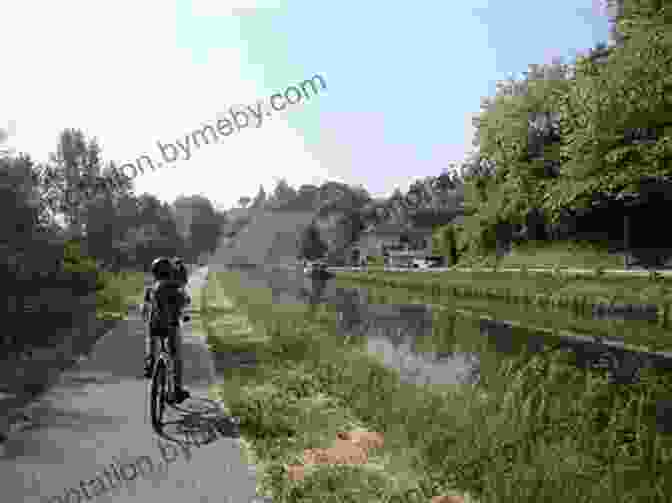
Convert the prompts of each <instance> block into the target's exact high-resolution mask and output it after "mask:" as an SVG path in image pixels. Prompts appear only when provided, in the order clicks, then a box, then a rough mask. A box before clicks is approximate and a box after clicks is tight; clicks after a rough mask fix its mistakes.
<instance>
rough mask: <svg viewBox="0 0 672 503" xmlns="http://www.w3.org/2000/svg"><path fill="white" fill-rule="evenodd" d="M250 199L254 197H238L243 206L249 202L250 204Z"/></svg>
mask: <svg viewBox="0 0 672 503" xmlns="http://www.w3.org/2000/svg"><path fill="white" fill-rule="evenodd" d="M250 201H252V198H250V197H247V196H243V197H241V198H240V199H238V204H239V205H240V206H242V207H243V208H245V207H247V205H248V204H250Z"/></svg>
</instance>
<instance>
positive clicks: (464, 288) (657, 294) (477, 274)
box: [336, 271, 672, 325]
mask: <svg viewBox="0 0 672 503" xmlns="http://www.w3.org/2000/svg"><path fill="white" fill-rule="evenodd" d="M336 277H337V278H343V279H348V280H353V281H357V282H361V283H369V284H374V285H384V286H393V287H398V288H406V289H410V290H417V291H423V292H426V293H430V294H432V293H433V294H437V295H443V296H456V297H483V298H490V299H501V300H505V301H507V302H513V303H522V304H529V305H539V306H542V307H543V306H550V307H562V308H569V309H572V310H573V311H575V312H577V313H581V314H590V313H591V312H592V311H593V310H597V311H600V310H603V311H607V310H621V311H628V310H640V309H643V308H644V307H647V306H648V309H656V310H657V311H658V313H659V318H660V321H661V324H665V325H666V324H667V323H668V322H669V318H670V304H671V303H672V279H660V280H658V281H655V282H654V281H651V280H649V279H648V278H642V277H628V278H617V277H596V276H591V275H569V274H564V273H562V272H549V273H545V272H543V273H526V272H525V271H521V272H515V271H471V272H462V271H447V272H426V273H422V274H419V273H413V272H383V273H381V272H371V271H368V272H355V273H352V272H340V271H338V272H336Z"/></svg>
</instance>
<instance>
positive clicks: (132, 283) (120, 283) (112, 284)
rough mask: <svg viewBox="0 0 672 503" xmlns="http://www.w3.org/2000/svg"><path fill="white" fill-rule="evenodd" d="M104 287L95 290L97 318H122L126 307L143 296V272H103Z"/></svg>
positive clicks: (139, 301)
mask: <svg viewBox="0 0 672 503" xmlns="http://www.w3.org/2000/svg"><path fill="white" fill-rule="evenodd" d="M102 275H103V278H104V280H105V288H104V289H103V290H100V291H99V292H97V299H98V303H97V308H96V310H97V313H98V317H99V318H107V319H123V318H125V317H126V315H127V314H128V308H129V307H131V306H132V305H137V304H140V303H141V302H142V300H143V296H144V293H145V292H144V285H145V277H146V275H145V273H143V272H137V271H124V272H121V273H118V274H113V273H108V272H103V273H102Z"/></svg>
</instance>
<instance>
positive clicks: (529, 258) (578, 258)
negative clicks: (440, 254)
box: [458, 242, 623, 270]
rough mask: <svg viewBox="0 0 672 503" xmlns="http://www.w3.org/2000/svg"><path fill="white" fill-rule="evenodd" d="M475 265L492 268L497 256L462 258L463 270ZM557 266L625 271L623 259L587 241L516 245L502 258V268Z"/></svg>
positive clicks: (460, 263) (460, 264) (460, 265)
mask: <svg viewBox="0 0 672 503" xmlns="http://www.w3.org/2000/svg"><path fill="white" fill-rule="evenodd" d="M475 262H478V263H481V264H483V265H485V266H492V264H494V262H495V257H494V255H491V256H488V257H486V258H485V259H479V260H476V259H473V258H472V259H471V260H470V259H469V258H468V257H464V258H461V260H460V262H459V263H458V266H459V267H465V266H468V265H471V264H473V263H475ZM556 265H559V266H561V267H572V268H577V269H591V270H592V269H594V268H596V267H598V266H602V267H604V268H606V269H622V268H623V256H622V255H619V254H610V253H607V251H606V250H605V249H604V248H601V247H599V246H595V245H592V244H590V243H586V242H559V243H558V242H527V243H522V244H520V245H514V246H513V248H512V250H511V254H510V255H506V256H504V257H502V259H501V262H500V267H502V268H518V267H521V266H527V267H530V268H552V267H555V266H556Z"/></svg>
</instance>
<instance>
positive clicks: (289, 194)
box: [273, 178, 297, 203]
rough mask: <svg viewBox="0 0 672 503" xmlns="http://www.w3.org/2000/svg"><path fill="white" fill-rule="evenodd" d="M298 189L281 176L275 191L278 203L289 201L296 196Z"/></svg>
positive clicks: (275, 198)
mask: <svg viewBox="0 0 672 503" xmlns="http://www.w3.org/2000/svg"><path fill="white" fill-rule="evenodd" d="M296 195H297V194H296V190H294V189H293V188H292V187H290V186H289V184H288V183H287V180H285V179H284V178H281V179H280V180H278V183H277V185H276V186H275V190H274V191H273V198H274V200H275V202H277V203H287V202H289V201H291V200H293V199H294V198H295V197H296Z"/></svg>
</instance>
